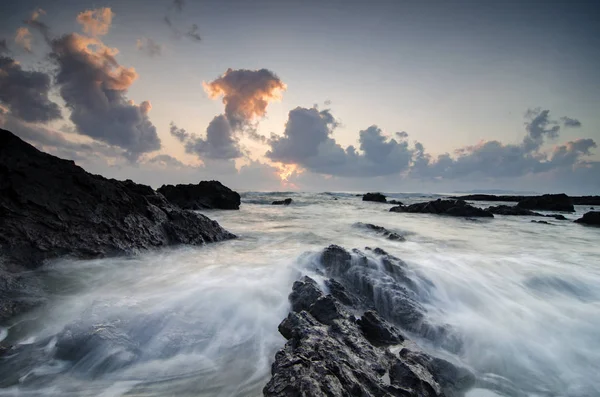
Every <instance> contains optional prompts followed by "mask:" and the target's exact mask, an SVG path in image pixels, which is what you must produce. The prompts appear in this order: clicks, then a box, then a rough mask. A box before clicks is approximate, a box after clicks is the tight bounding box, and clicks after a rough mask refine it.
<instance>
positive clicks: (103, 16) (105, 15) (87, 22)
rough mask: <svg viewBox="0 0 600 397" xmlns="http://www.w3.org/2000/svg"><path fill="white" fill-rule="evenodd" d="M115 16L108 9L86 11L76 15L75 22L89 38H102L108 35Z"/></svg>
mask: <svg viewBox="0 0 600 397" xmlns="http://www.w3.org/2000/svg"><path fill="white" fill-rule="evenodd" d="M114 16H115V14H114V13H113V12H112V10H111V9H110V8H109V7H103V8H98V9H95V10H86V11H83V12H81V13H80V14H79V15H77V22H78V23H79V24H81V25H82V27H83V31H84V33H88V34H89V35H91V36H94V37H96V36H104V35H105V34H107V33H108V31H109V29H110V27H111V24H112V19H113V17H114Z"/></svg>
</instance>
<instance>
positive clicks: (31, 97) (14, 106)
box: [0, 55, 61, 122]
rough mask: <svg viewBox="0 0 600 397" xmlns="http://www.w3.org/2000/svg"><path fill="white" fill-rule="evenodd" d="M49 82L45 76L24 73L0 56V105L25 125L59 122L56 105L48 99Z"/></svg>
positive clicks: (58, 111)
mask: <svg viewBox="0 0 600 397" xmlns="http://www.w3.org/2000/svg"><path fill="white" fill-rule="evenodd" d="M50 87H51V79H50V76H48V75H47V74H46V73H42V72H37V71H26V70H23V69H22V68H21V65H20V64H19V63H17V62H16V61H15V60H14V59H12V58H9V57H6V56H1V55H0V103H1V104H3V105H4V106H6V107H7V108H8V109H9V110H10V112H11V114H12V115H13V116H15V117H17V118H20V119H22V120H24V121H28V122H47V121H51V120H55V119H59V118H61V113H60V109H59V107H58V105H57V104H56V103H54V102H52V101H51V100H50V99H49V98H48V93H49V92H50Z"/></svg>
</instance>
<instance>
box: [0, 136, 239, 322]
mask: <svg viewBox="0 0 600 397" xmlns="http://www.w3.org/2000/svg"><path fill="white" fill-rule="evenodd" d="M238 197H239V196H238ZM234 237H235V236H234V235H233V234H231V233H229V232H228V231H226V230H224V229H223V228H222V227H221V226H220V225H219V224H218V223H217V222H215V221H213V220H211V219H209V218H207V217H206V216H204V215H201V214H197V213H194V212H192V211H187V210H182V209H181V208H179V207H178V206H176V205H173V204H172V203H171V202H169V201H168V200H167V199H165V197H164V196H163V195H162V194H159V193H157V192H155V191H154V190H153V189H152V188H150V187H149V186H145V185H139V184H136V183H134V182H132V181H130V180H127V181H117V180H114V179H106V178H104V177H102V176H99V175H92V174H90V173H88V172H86V171H84V170H83V169H82V168H80V167H78V166H76V165H75V163H74V162H72V161H68V160H63V159H60V158H58V157H54V156H52V155H49V154H46V153H43V152H41V151H39V150H37V149H36V148H34V147H33V146H31V145H29V144H28V143H25V142H24V141H22V140H21V139H19V138H18V137H16V136H15V135H13V134H12V133H11V132H9V131H6V130H0V323H1V322H4V321H5V320H7V319H8V318H10V317H12V316H14V315H17V314H20V313H22V312H23V311H25V310H27V309H29V308H31V307H32V306H35V305H38V304H40V303H41V302H43V296H44V293H43V289H44V287H43V285H40V283H39V282H38V281H37V280H36V279H35V276H33V275H32V274H31V273H30V272H28V271H30V270H33V269H36V268H38V267H40V266H41V265H42V264H43V263H44V262H45V261H47V260H50V259H54V258H58V257H63V256H70V257H74V258H98V257H105V256H113V255H121V254H132V253H136V252H139V251H141V250H148V249H153V248H158V247H164V246H168V245H177V244H192V245H199V244H204V243H210V242H215V241H221V240H226V239H231V238H234Z"/></svg>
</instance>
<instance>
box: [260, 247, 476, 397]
mask: <svg viewBox="0 0 600 397" xmlns="http://www.w3.org/2000/svg"><path fill="white" fill-rule="evenodd" d="M373 252H379V253H380V254H381V255H384V256H386V254H384V253H383V251H381V250H373ZM349 256H351V255H350V253H348V252H347V251H345V250H343V249H342V248H340V247H337V246H331V247H329V248H327V249H326V250H325V251H324V252H323V255H322V262H323V264H324V265H326V264H328V265H327V266H326V268H325V270H326V271H327V269H329V270H328V271H327V272H328V273H329V272H341V273H344V272H347V271H348V270H349V269H348V268H347V267H348V263H347V259H348V257H349ZM359 262H360V259H359ZM363 265H364V264H363ZM334 268H335V269H334ZM341 280H342V281H343V280H344V278H343V277H342V278H341ZM388 282H389V280H388ZM326 285H327V288H328V289H329V290H330V291H329V292H330V294H329V295H326V294H325V293H324V292H322V291H321V289H320V288H319V287H318V285H317V283H316V282H315V281H314V280H313V279H311V278H309V277H304V278H303V279H302V280H300V281H297V282H296V283H294V286H293V291H292V294H291V295H290V303H291V305H292V311H291V312H290V314H289V315H288V317H287V318H286V319H285V320H283V322H282V323H281V324H280V325H279V331H280V333H281V334H282V335H283V336H284V337H285V338H286V339H287V340H288V341H287V343H286V345H285V347H284V348H283V349H282V350H280V351H279V352H278V353H277V354H276V356H275V362H274V363H273V365H272V368H271V372H272V378H271V380H270V381H269V382H268V383H267V385H266V386H265V388H264V390H263V393H264V395H265V396H268V397H270V396H281V397H283V396H316V397H321V396H340V397H341V396H404V397H407V396H415V397H416V396H422V397H430V396H447V397H450V396H460V395H462V393H463V392H464V391H465V390H467V389H468V388H470V387H472V386H473V384H474V382H475V377H474V375H473V374H472V373H471V372H470V371H469V370H467V369H465V368H462V367H459V366H456V365H454V364H452V363H450V362H448V361H446V360H443V359H440V358H436V357H432V356H430V355H428V354H425V353H423V352H422V351H420V350H419V349H418V348H417V347H416V346H415V345H414V344H408V343H407V344H406V345H404V343H405V339H406V337H405V336H404V334H403V332H402V331H401V330H400V329H399V328H398V327H397V326H395V325H393V324H392V323H390V322H388V321H387V320H386V319H384V318H383V316H381V315H380V314H379V313H378V312H377V311H376V310H374V309H367V310H365V307H364V306H362V304H364V302H365V301H369V299H370V298H369V297H363V296H358V295H357V294H356V293H355V292H354V291H353V290H352V289H350V288H346V287H345V286H344V285H343V284H342V283H341V282H338V281H336V280H335V279H329V280H328V281H327V282H326ZM332 286H334V287H333V288H332ZM364 292H366V291H364ZM365 298H366V299H365ZM357 312H362V315H361V316H360V318H359V319H356V318H355V316H354V315H353V313H357ZM407 345H410V347H407ZM398 352H399V353H398Z"/></svg>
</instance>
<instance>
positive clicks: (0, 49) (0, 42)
mask: <svg viewBox="0 0 600 397" xmlns="http://www.w3.org/2000/svg"><path fill="white" fill-rule="evenodd" d="M7 52H10V50H9V49H8V46H7V45H6V39H0V55H2V54H6V53H7Z"/></svg>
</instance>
